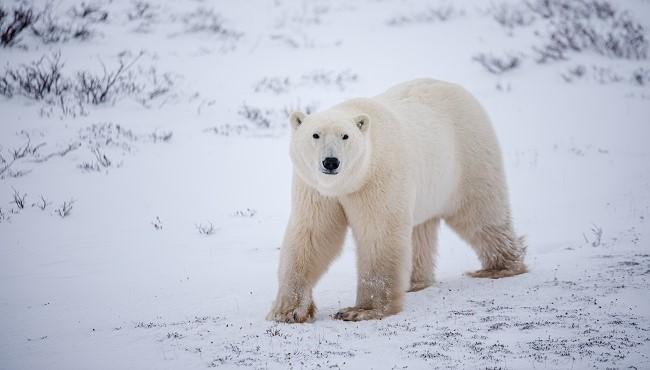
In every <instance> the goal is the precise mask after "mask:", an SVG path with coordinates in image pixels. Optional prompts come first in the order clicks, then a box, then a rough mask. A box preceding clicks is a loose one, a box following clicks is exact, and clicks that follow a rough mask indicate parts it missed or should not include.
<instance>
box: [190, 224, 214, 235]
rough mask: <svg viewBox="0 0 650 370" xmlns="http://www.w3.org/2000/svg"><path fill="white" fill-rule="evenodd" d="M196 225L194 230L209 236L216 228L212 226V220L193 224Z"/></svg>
mask: <svg viewBox="0 0 650 370" xmlns="http://www.w3.org/2000/svg"><path fill="white" fill-rule="evenodd" d="M194 227H196V230H197V231H198V232H199V234H201V235H205V236H209V235H212V234H214V233H215V231H216V229H215V228H214V225H213V224H212V222H208V223H205V224H196V225H194Z"/></svg>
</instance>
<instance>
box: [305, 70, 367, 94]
mask: <svg viewBox="0 0 650 370" xmlns="http://www.w3.org/2000/svg"><path fill="white" fill-rule="evenodd" d="M358 79H359V76H358V75H357V74H356V73H353V72H351V71H349V70H345V71H340V72H335V71H326V70H316V71H313V72H311V73H307V74H304V75H303V76H302V78H301V80H302V82H303V83H304V84H312V85H325V86H332V85H333V86H336V87H338V88H339V90H345V88H346V87H347V86H348V85H349V84H351V83H354V82H357V80H358Z"/></svg>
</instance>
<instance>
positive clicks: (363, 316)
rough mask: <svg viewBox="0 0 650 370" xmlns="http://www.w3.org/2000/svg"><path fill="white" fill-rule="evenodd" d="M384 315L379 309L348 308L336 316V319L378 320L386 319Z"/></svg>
mask: <svg viewBox="0 0 650 370" xmlns="http://www.w3.org/2000/svg"><path fill="white" fill-rule="evenodd" d="M384 316H385V315H384V313H383V312H381V311H380V310H377V309H365V308H358V307H348V308H344V309H342V310H340V311H339V312H337V313H336V314H335V315H334V319H336V320H343V321H362V320H377V319H382V318H383V317H384Z"/></svg>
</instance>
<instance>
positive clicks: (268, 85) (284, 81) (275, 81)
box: [254, 77, 291, 94]
mask: <svg viewBox="0 0 650 370" xmlns="http://www.w3.org/2000/svg"><path fill="white" fill-rule="evenodd" d="M290 88H291V81H290V79H289V77H264V78H263V79H261V80H259V81H258V82H257V83H256V84H255V87H254V90H255V92H264V91H271V92H273V93H274V94H281V93H286V92H288V91H289V89H290Z"/></svg>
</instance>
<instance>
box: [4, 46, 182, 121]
mask: <svg viewBox="0 0 650 370" xmlns="http://www.w3.org/2000/svg"><path fill="white" fill-rule="evenodd" d="M142 55H144V53H143V52H140V53H139V54H137V55H135V56H132V55H131V54H130V53H128V52H123V53H121V54H120V55H119V57H118V62H117V65H116V66H115V67H114V68H112V69H111V68H108V67H106V65H105V64H104V63H103V62H102V61H101V60H100V63H101V65H102V72H100V73H95V72H90V71H79V72H77V73H76V75H75V76H74V77H75V78H70V77H69V76H66V75H65V74H64V73H63V68H64V63H63V62H61V54H60V53H59V52H56V53H53V54H51V55H49V56H48V55H46V56H43V57H41V58H40V59H38V60H36V61H33V62H31V63H29V64H23V65H21V66H19V67H16V68H11V67H7V68H6V70H5V72H4V74H2V75H0V94H1V95H4V96H6V97H8V98H11V97H13V96H14V95H22V96H25V97H28V98H30V99H34V100H42V101H44V102H45V103H46V104H47V105H46V106H44V107H43V108H42V109H41V114H42V115H50V114H51V113H52V110H53V108H54V107H59V108H60V111H61V113H62V114H63V116H75V115H77V114H86V110H85V107H86V106H87V105H88V104H90V105H100V104H105V103H115V102H116V101H117V100H118V99H119V98H122V97H130V98H132V99H134V100H135V101H137V102H139V103H141V104H142V105H143V106H145V107H147V108H148V107H150V104H151V103H152V102H153V101H154V100H156V99H159V98H160V97H162V96H165V95H167V94H168V93H169V92H170V91H171V90H172V88H173V86H174V81H175V78H174V76H173V75H172V74H170V73H163V74H160V73H158V71H157V70H156V68H155V67H153V66H150V67H148V68H144V67H142V66H138V67H137V68H133V67H134V65H135V64H136V63H137V62H138V61H139V59H140V57H141V56H142ZM164 102H165V101H162V103H161V105H162V104H164Z"/></svg>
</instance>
